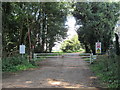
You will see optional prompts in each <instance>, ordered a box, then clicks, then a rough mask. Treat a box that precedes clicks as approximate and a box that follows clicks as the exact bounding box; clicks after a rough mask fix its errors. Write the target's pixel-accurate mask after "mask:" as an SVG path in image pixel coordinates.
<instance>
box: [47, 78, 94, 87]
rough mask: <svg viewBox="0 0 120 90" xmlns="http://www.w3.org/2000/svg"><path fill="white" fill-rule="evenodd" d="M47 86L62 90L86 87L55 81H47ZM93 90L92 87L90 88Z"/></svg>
mask: <svg viewBox="0 0 120 90" xmlns="http://www.w3.org/2000/svg"><path fill="white" fill-rule="evenodd" d="M47 81H48V84H50V85H52V86H55V87H60V88H61V87H62V88H86V87H87V86H84V85H81V84H72V83H68V82H64V81H60V80H55V79H50V78H48V79H47ZM92 88H94V87H92Z"/></svg>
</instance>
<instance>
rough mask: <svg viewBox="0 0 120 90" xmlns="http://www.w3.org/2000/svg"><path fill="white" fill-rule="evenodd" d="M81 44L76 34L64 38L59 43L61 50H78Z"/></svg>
mask: <svg viewBox="0 0 120 90" xmlns="http://www.w3.org/2000/svg"><path fill="white" fill-rule="evenodd" d="M80 49H81V45H80V42H79V41H78V36H77V35H75V36H73V37H72V38H71V39H69V40H65V41H64V42H63V43H62V45H61V50H62V51H63V52H77V51H80Z"/></svg>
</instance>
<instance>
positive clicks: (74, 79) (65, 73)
mask: <svg viewBox="0 0 120 90" xmlns="http://www.w3.org/2000/svg"><path fill="white" fill-rule="evenodd" d="M39 65H40V67H39V68H38V69H33V70H27V71H20V72H18V73H16V74H14V75H10V76H6V75H5V76H4V75H3V85H2V86H3V88H95V87H98V85H97V80H96V77H95V76H94V75H93V73H92V72H91V71H90V70H89V67H88V65H89V64H88V63H86V62H85V61H83V60H82V59H81V57H80V56H78V54H77V53H76V54H72V55H71V57H67V58H66V57H64V58H48V59H46V60H44V61H42V62H40V64H39Z"/></svg>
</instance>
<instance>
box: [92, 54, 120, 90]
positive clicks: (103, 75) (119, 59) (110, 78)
mask: <svg viewBox="0 0 120 90" xmlns="http://www.w3.org/2000/svg"><path fill="white" fill-rule="evenodd" d="M90 68H91V70H92V71H93V72H95V74H96V75H97V76H98V77H99V78H100V82H101V83H102V84H104V86H105V87H107V88H118V87H120V78H119V75H120V74H119V71H118V69H119V68H120V56H115V57H108V56H98V58H97V60H96V61H94V63H93V64H91V66H90Z"/></svg>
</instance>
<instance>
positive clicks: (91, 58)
mask: <svg viewBox="0 0 120 90" xmlns="http://www.w3.org/2000/svg"><path fill="white" fill-rule="evenodd" d="M92 62H93V53H91V54H90V64H91V63H92Z"/></svg>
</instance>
